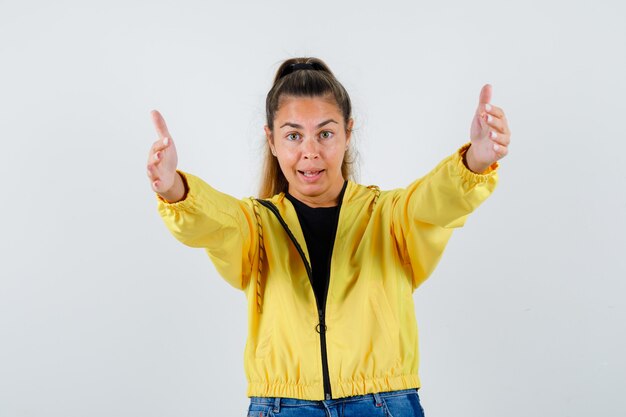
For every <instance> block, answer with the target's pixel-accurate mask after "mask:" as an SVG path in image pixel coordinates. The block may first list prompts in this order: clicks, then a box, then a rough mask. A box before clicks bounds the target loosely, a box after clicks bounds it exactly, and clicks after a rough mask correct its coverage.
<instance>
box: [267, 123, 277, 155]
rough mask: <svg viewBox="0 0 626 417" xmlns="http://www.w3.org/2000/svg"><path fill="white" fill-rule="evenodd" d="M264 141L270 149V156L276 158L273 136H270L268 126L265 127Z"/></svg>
mask: <svg viewBox="0 0 626 417" xmlns="http://www.w3.org/2000/svg"><path fill="white" fill-rule="evenodd" d="M264 129H265V139H266V140H267V144H268V145H269V147H270V151H272V155H274V156H276V149H275V148H274V135H272V131H271V130H270V128H269V126H267V125H265V127H264Z"/></svg>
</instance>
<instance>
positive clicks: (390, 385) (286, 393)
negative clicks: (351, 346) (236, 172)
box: [247, 374, 421, 401]
mask: <svg viewBox="0 0 626 417" xmlns="http://www.w3.org/2000/svg"><path fill="white" fill-rule="evenodd" d="M420 386H421V384H420V379H419V376H418V375H415V374H407V375H396V376H389V377H383V378H368V379H362V380H345V381H342V382H337V381H331V387H332V391H333V399H336V398H344V397H352V396H355V395H365V394H371V393H377V392H387V391H397V390H402V389H410V388H419V387H420ZM247 396H248V397H282V398H297V399H300V400H311V401H321V400H324V384H323V383H322V382H319V383H315V384H288V383H280V382H274V383H265V382H250V383H248V392H247Z"/></svg>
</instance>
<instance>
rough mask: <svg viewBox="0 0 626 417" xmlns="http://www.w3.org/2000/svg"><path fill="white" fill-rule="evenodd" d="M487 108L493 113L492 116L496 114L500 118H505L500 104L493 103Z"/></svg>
mask: <svg viewBox="0 0 626 417" xmlns="http://www.w3.org/2000/svg"><path fill="white" fill-rule="evenodd" d="M485 110H486V111H487V113H489V114H491V115H492V116H495V117H497V118H500V119H505V116H504V110H502V108H500V107H498V106H494V105H493V104H491V105H490V106H489V107H487V108H485Z"/></svg>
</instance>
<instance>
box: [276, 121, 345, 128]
mask: <svg viewBox="0 0 626 417" xmlns="http://www.w3.org/2000/svg"><path fill="white" fill-rule="evenodd" d="M331 122H332V123H337V121H336V120H333V119H328V120H325V121H323V122H322V123H320V124H318V125H317V126H316V128H317V129H319V128H320V127H322V126H324V125H325V124H328V123H331ZM337 124H339V123H337ZM285 126H289V127H294V128H296V129H302V128H303V127H302V125H299V124H297V123H291V122H287V123H285V124H284V125H282V126H281V127H280V128H281V129H282V128H283V127H285Z"/></svg>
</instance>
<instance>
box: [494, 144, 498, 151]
mask: <svg viewBox="0 0 626 417" xmlns="http://www.w3.org/2000/svg"><path fill="white" fill-rule="evenodd" d="M498 149H500V146H498V144H497V143H494V144H493V150H494V151H497V150H498Z"/></svg>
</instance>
